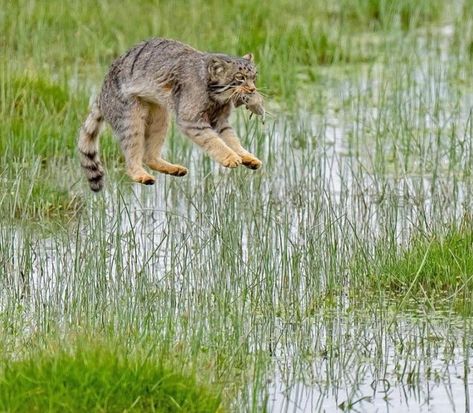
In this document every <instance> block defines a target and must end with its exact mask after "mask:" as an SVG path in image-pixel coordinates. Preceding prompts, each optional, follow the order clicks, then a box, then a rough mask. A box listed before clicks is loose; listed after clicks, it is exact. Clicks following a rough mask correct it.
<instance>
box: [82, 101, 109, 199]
mask: <svg viewBox="0 0 473 413" xmlns="http://www.w3.org/2000/svg"><path fill="white" fill-rule="evenodd" d="M102 123H103V117H102V113H101V112H100V109H99V107H98V105H97V103H94V104H93V105H92V109H91V111H90V113H89V115H88V116H87V119H86V120H85V122H84V124H83V125H82V127H81V128H80V133H79V141H78V143H77V149H78V151H79V158H80V166H81V167H82V170H83V171H84V173H85V176H86V178H87V180H88V181H89V185H90V189H92V191H94V192H98V191H100V190H101V189H102V188H103V176H104V170H103V167H102V164H101V162H100V158H99V134H100V128H101V126H102Z"/></svg>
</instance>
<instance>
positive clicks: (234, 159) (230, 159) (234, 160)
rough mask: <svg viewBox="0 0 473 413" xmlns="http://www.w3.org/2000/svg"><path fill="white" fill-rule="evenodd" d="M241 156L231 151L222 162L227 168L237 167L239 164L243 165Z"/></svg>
mask: <svg viewBox="0 0 473 413" xmlns="http://www.w3.org/2000/svg"><path fill="white" fill-rule="evenodd" d="M241 162H242V160H241V157H240V156H238V155H237V154H236V153H231V154H230V155H228V156H227V157H225V158H224V159H223V160H222V161H221V162H220V163H221V164H222V165H223V166H225V167H226V168H236V167H237V166H240V165H241Z"/></svg>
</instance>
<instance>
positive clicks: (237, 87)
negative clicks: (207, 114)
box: [208, 54, 257, 103]
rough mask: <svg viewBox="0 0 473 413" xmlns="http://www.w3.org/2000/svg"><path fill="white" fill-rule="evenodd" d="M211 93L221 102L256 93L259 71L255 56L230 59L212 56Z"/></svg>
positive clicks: (223, 56)
mask: <svg viewBox="0 0 473 413" xmlns="http://www.w3.org/2000/svg"><path fill="white" fill-rule="evenodd" d="M208 70H209V84H208V87H209V92H210V94H211V96H212V97H213V98H214V99H215V100H217V101H219V102H222V103H224V102H228V101H230V100H233V101H234V102H237V101H239V100H241V98H242V96H244V95H249V94H252V93H255V92H256V85H255V82H256V76H257V70H256V66H255V64H254V62H253V55H252V54H247V55H245V56H243V57H230V56H226V55H212V58H211V59H210V61H209V66H208Z"/></svg>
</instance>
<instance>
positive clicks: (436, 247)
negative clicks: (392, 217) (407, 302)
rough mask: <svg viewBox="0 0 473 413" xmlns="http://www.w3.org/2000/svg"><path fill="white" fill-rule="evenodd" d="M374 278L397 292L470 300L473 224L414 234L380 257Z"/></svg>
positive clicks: (472, 289) (439, 299)
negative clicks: (393, 251) (397, 249)
mask: <svg viewBox="0 0 473 413" xmlns="http://www.w3.org/2000/svg"><path fill="white" fill-rule="evenodd" d="M372 282H374V283H375V284H377V285H379V286H381V288H383V289H384V290H387V291H389V292H390V293H393V294H395V295H397V296H399V294H403V295H411V296H413V297H419V298H427V299H430V300H435V302H436V303H442V304H445V303H448V302H451V301H453V302H455V303H456V304H462V303H463V304H467V303H468V302H469V301H471V299H472V298H473V297H472V292H473V226H471V225H461V226H456V227H452V228H451V229H450V230H449V231H448V232H447V233H446V234H444V235H439V234H429V235H425V234H422V235H417V236H415V237H414V238H412V240H411V241H410V242H409V244H408V246H407V247H405V248H404V249H402V250H401V251H400V252H398V253H397V254H396V255H393V256H389V257H384V258H383V259H381V260H380V264H378V268H377V269H376V270H375V271H374V273H373V278H372ZM431 302H432V301H431Z"/></svg>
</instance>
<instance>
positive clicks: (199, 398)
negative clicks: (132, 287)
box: [0, 338, 224, 413]
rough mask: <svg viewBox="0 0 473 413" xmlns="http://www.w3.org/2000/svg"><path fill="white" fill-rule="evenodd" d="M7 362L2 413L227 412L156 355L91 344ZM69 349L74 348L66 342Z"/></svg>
mask: <svg viewBox="0 0 473 413" xmlns="http://www.w3.org/2000/svg"><path fill="white" fill-rule="evenodd" d="M74 342H75V345H74V346H73V348H71V349H69V348H63V347H62V346H57V345H51V344H49V345H48V346H47V348H46V349H43V350H41V351H39V352H36V353H35V354H34V355H33V354H31V355H30V356H29V357H25V358H22V359H21V360H14V359H13V360H12V359H7V360H2V369H1V371H0V383H1V386H0V409H2V410H3V411H9V412H81V411H82V412H85V411H87V412H124V411H127V412H174V411H186V412H206V413H207V412H223V411H224V409H223V406H222V402H221V399H220V395H219V394H218V392H216V391H215V390H214V389H212V388H211V387H210V386H209V385H207V386H204V385H202V384H198V383H197V382H196V380H195V378H194V377H193V376H192V375H190V374H188V373H187V374H182V373H180V372H178V370H177V369H176V368H170V367H166V366H165V365H163V360H160V359H159V357H157V355H156V354H153V353H152V352H151V351H150V352H149V353H148V354H143V353H140V352H138V351H137V349H136V348H134V350H133V353H131V352H130V351H129V350H127V349H126V348H125V347H122V346H119V345H115V346H113V345H112V344H111V343H110V340H108V341H106V342H101V341H98V340H90V339H87V340H85V339H81V340H79V339H77V338H75V339H74ZM66 345H67V346H69V347H70V346H71V344H70V342H68V341H66Z"/></svg>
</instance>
